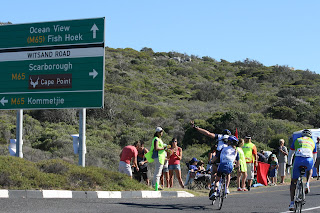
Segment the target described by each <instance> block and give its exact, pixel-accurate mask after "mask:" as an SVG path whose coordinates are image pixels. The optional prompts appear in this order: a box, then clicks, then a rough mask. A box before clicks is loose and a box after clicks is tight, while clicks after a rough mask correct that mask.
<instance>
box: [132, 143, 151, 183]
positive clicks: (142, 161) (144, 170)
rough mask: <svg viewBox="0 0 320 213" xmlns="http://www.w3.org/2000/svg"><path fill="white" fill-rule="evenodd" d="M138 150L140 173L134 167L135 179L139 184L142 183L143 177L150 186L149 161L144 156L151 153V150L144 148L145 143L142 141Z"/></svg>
mask: <svg viewBox="0 0 320 213" xmlns="http://www.w3.org/2000/svg"><path fill="white" fill-rule="evenodd" d="M137 150H138V156H137V163H138V167H139V171H137V170H136V167H134V175H133V177H134V178H135V179H136V180H137V181H139V182H140V181H141V177H142V178H143V180H144V181H146V184H147V185H148V186H149V184H150V180H149V177H150V175H149V174H150V172H149V170H148V161H147V159H146V158H145V156H144V155H145V154H146V153H148V152H149V150H148V149H146V148H145V147H144V142H143V141H140V147H139V148H138V149H137Z"/></svg>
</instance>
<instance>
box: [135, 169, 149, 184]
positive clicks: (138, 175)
mask: <svg viewBox="0 0 320 213" xmlns="http://www.w3.org/2000/svg"><path fill="white" fill-rule="evenodd" d="M133 177H134V179H136V180H137V181H138V182H141V177H142V178H143V180H145V181H147V180H148V179H150V172H149V171H147V172H135V173H133Z"/></svg>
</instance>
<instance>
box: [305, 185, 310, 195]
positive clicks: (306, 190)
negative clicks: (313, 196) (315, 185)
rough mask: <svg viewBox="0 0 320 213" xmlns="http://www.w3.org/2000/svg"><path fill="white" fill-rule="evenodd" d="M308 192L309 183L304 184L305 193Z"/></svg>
mask: <svg viewBox="0 0 320 213" xmlns="http://www.w3.org/2000/svg"><path fill="white" fill-rule="evenodd" d="M309 192H310V186H309V183H306V189H305V193H306V194H308V193H309Z"/></svg>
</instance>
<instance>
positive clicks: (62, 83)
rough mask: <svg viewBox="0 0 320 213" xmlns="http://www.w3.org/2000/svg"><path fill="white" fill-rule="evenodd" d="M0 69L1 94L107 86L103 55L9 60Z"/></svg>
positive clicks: (1, 63)
mask: <svg viewBox="0 0 320 213" xmlns="http://www.w3.org/2000/svg"><path fill="white" fill-rule="evenodd" d="M0 71H1V78H0V95H1V94H8V93H28V92H30V93H34V92H45V91H50V92H52V91H61V90H63V91H83V90H102V89H103V56H100V57H87V58H70V59H69V58H63V59H51V60H50V59H46V60H30V61H28V60H27V61H6V62H0ZM0 108H1V107H0Z"/></svg>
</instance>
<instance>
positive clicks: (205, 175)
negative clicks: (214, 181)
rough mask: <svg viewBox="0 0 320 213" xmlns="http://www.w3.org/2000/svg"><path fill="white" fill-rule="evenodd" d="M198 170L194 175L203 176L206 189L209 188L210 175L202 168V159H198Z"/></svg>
mask: <svg viewBox="0 0 320 213" xmlns="http://www.w3.org/2000/svg"><path fill="white" fill-rule="evenodd" d="M197 166H198V172H197V174H196V177H197V178H198V179H200V178H203V180H204V181H205V182H206V184H207V186H206V188H207V189H210V183H211V175H210V174H208V173H207V170H206V169H205V168H204V162H203V161H202V160H199V162H198V164H197Z"/></svg>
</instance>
